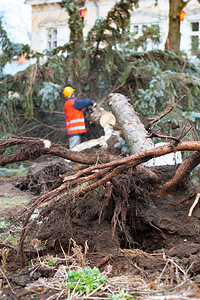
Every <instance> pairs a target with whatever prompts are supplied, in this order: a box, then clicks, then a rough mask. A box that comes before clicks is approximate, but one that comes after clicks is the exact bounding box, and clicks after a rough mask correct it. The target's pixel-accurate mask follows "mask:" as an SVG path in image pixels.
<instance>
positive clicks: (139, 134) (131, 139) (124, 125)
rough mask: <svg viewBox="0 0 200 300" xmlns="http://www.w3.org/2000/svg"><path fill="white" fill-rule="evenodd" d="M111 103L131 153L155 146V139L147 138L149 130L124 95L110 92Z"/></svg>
mask: <svg viewBox="0 0 200 300" xmlns="http://www.w3.org/2000/svg"><path fill="white" fill-rule="evenodd" d="M109 105H110V107H111V110H112V112H113V114H114V115H115V117H116V119H117V122H118V124H119V125H120V127H121V130H122V133H123V137H124V139H125V141H126V143H127V145H128V147H129V150H130V152H131V154H136V153H139V152H141V151H145V150H148V149H152V148H154V143H153V141H152V140H151V139H149V138H146V137H147V135H148V132H147V131H146V129H145V127H144V125H143V124H142V122H141V121H140V118H139V117H138V115H137V113H136V112H135V110H134V108H133V106H132V105H131V104H129V102H128V100H127V98H126V97H125V96H124V95H122V94H117V93H116V94H110V100H109Z"/></svg>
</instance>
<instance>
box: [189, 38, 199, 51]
mask: <svg viewBox="0 0 200 300" xmlns="http://www.w3.org/2000/svg"><path fill="white" fill-rule="evenodd" d="M198 49H199V37H198V36H196V35H194V36H191V52H192V54H196V53H197V50H198Z"/></svg>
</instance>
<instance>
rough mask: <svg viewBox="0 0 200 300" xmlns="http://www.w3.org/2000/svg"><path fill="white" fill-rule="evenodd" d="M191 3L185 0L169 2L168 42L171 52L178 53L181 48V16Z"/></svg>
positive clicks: (171, 0)
mask: <svg viewBox="0 0 200 300" xmlns="http://www.w3.org/2000/svg"><path fill="white" fill-rule="evenodd" d="M188 2H189V1H183V0H170V1H169V32H168V38H167V40H168V42H169V50H171V51H174V52H177V51H179V47H180V38H181V34H180V20H179V14H180V12H181V10H182V9H183V8H184V7H185V6H186V4H187V3H188ZM166 48H167V42H166Z"/></svg>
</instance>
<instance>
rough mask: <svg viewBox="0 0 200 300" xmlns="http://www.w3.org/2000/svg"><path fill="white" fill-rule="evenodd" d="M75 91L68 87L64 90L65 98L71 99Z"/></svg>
mask: <svg viewBox="0 0 200 300" xmlns="http://www.w3.org/2000/svg"><path fill="white" fill-rule="evenodd" d="M74 91H75V90H74V89H73V88H72V87H71V86H66V87H65V88H64V90H63V95H64V97H69V96H70V95H71V94H72V93H73V92H74Z"/></svg>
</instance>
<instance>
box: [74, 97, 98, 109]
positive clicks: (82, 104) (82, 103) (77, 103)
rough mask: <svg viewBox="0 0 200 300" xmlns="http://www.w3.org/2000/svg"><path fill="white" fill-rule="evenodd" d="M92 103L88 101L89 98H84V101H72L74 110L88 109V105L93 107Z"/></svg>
mask: <svg viewBox="0 0 200 300" xmlns="http://www.w3.org/2000/svg"><path fill="white" fill-rule="evenodd" d="M93 103H94V101H93V100H91V99H89V98H85V99H77V100H75V101H74V105H73V106H74V108H75V109H77V110H81V109H83V108H84V107H88V106H90V105H93Z"/></svg>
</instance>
